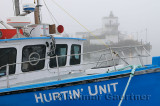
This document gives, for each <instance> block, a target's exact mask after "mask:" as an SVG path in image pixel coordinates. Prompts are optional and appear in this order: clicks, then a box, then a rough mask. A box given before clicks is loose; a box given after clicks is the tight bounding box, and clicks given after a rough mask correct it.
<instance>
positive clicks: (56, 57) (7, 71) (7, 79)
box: [0, 46, 150, 88]
mask: <svg viewBox="0 0 160 106" xmlns="http://www.w3.org/2000/svg"><path fill="white" fill-rule="evenodd" d="M126 47H128V46H126ZM138 47H140V46H138ZM142 47H143V46H142ZM132 48H133V47H132ZM134 48H136V47H134ZM104 50H109V49H103V50H99V51H104ZM145 51H146V49H145ZM97 52H98V51H94V52H88V53H82V54H71V55H62V56H57V55H56V56H53V57H47V58H41V59H37V60H32V61H25V62H20V63H13V64H6V65H3V66H1V67H0V69H1V68H4V67H6V76H2V77H6V81H7V83H6V84H7V88H9V87H10V84H9V76H12V75H9V66H11V65H16V64H23V63H28V62H34V61H42V60H46V59H52V58H55V59H56V63H57V67H54V69H57V72H55V73H57V74H58V80H61V78H60V70H59V64H58V58H59V57H66V56H75V55H85V54H94V53H97ZM120 52H123V50H122V51H120ZM146 52H147V51H146ZM105 54H112V53H106V52H105ZM148 56H150V55H149V54H148V52H147V55H141V57H148ZM139 57H140V54H138V55H137V56H126V57H119V58H115V57H114V56H113V55H112V58H111V59H106V60H102V61H100V59H99V60H98V61H93V62H87V63H81V64H76V65H69V66H61V68H67V67H73V66H83V65H89V64H98V63H101V64H102V63H103V62H109V61H113V62H114V70H115V71H116V70H117V71H119V69H116V67H115V65H116V64H115V60H120V59H121V60H122V61H123V60H125V59H128V58H139ZM141 61H142V60H141ZM141 61H140V62H141ZM51 69H53V68H48V67H47V68H45V69H43V70H48V71H49V72H50V70H51ZM43 70H38V71H37V72H39V71H43ZM82 70H83V69H82ZM63 72H64V71H63ZM20 74H25V73H18V74H14V75H20Z"/></svg>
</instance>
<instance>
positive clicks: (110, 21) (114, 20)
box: [102, 11, 119, 43]
mask: <svg viewBox="0 0 160 106" xmlns="http://www.w3.org/2000/svg"><path fill="white" fill-rule="evenodd" d="M118 27H119V22H118V17H116V16H114V14H113V12H112V11H111V12H110V14H109V16H108V17H103V18H102V33H103V35H104V36H105V39H106V40H107V41H110V42H113V43H117V42H118V39H119V30H118Z"/></svg>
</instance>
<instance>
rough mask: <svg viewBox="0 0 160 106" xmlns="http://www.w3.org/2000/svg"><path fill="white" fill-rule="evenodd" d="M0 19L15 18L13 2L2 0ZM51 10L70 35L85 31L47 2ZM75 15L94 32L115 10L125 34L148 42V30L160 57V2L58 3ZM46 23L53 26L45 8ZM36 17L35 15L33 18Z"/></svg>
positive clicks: (73, 0) (22, 0) (81, 0)
mask: <svg viewBox="0 0 160 106" xmlns="http://www.w3.org/2000/svg"><path fill="white" fill-rule="evenodd" d="M0 1H1V2H0V8H1V9H0V14H1V15H0V18H1V19H3V20H5V21H6V18H7V17H10V16H13V15H14V14H13V5H12V0H0ZM33 1H34V0H20V3H26V2H29V3H33ZM41 1H43V0H41ZM45 1H46V3H47V5H48V6H49V9H50V10H51V12H52V13H53V15H54V16H55V18H56V20H58V23H59V24H62V25H64V27H65V31H66V32H67V33H69V34H70V33H71V34H73V33H74V32H78V31H85V30H84V29H83V28H81V26H80V25H78V24H77V23H76V22H75V21H74V20H73V19H71V18H70V17H69V16H68V15H66V14H65V13H64V12H63V11H62V10H61V9H59V8H58V7H57V6H56V5H55V4H53V3H52V2H51V1H52V0H45ZM55 1H56V2H57V3H59V4H60V5H61V6H62V7H64V8H65V9H66V10H67V11H68V12H69V13H70V14H72V15H73V16H74V17H75V18H76V19H77V20H78V21H79V22H80V23H82V24H83V25H84V26H86V27H87V28H88V29H90V30H91V31H93V30H95V29H98V28H101V26H102V21H101V19H102V18H103V17H105V16H108V15H109V12H110V11H113V13H114V15H115V16H117V17H119V23H120V27H119V30H120V31H121V32H122V33H127V34H129V35H130V34H132V35H134V38H136V37H137V32H138V38H139V40H140V39H142V38H143V40H144V41H145V39H146V38H145V29H146V28H147V29H148V41H150V42H151V44H152V45H153V51H154V53H153V55H160V50H159V52H156V49H158V45H160V41H159V39H160V27H159V24H160V6H159V4H160V0H55ZM42 10H43V11H42V13H43V22H44V23H52V20H51V19H50V18H49V14H48V12H47V10H46V8H45V6H43V8H42ZM29 16H31V17H33V14H31V15H29Z"/></svg>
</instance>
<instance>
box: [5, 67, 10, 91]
mask: <svg viewBox="0 0 160 106" xmlns="http://www.w3.org/2000/svg"><path fill="white" fill-rule="evenodd" d="M6 78H7V88H9V87H10V86H9V65H8V64H7V66H6Z"/></svg>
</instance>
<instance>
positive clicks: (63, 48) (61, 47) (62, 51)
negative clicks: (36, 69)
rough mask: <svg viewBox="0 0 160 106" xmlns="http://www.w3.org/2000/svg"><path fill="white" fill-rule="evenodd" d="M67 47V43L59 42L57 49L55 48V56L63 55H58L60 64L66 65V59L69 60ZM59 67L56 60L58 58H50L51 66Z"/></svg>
mask: <svg viewBox="0 0 160 106" xmlns="http://www.w3.org/2000/svg"><path fill="white" fill-rule="evenodd" d="M67 49H68V46H67V45H66V44H57V45H56V50H55V54H54V55H53V57H54V56H56V55H57V56H62V57H58V65H59V67H60V66H65V65H66V61H67V56H64V55H67ZM54 67H57V62H56V58H51V59H50V68H54Z"/></svg>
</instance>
